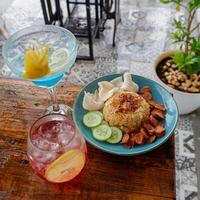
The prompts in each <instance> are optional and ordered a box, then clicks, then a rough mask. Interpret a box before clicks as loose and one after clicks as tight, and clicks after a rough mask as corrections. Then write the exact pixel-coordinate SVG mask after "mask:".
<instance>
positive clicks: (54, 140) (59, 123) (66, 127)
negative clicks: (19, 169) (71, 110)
mask: <svg viewBox="0 0 200 200" xmlns="http://www.w3.org/2000/svg"><path fill="white" fill-rule="evenodd" d="M86 152H87V148H86V143H85V140H84V138H83V137H82V135H81V134H80V132H79V131H78V129H77V128H76V127H75V124H74V122H73V120H72V119H71V117H69V116H64V115H60V114H50V115H46V116H44V117H42V118H40V119H38V120H37V121H36V122H35V123H34V124H33V126H32V128H31V131H30V133H29V137H28V158H29V161H30V164H31V166H32V168H33V170H34V171H35V172H36V174H38V175H39V176H40V177H42V178H45V179H47V180H48V181H50V182H54V183H62V182H66V181H69V180H71V179H73V178H74V177H75V176H77V175H78V174H79V173H80V171H81V170H82V168H83V166H84V164H85V159H86Z"/></svg>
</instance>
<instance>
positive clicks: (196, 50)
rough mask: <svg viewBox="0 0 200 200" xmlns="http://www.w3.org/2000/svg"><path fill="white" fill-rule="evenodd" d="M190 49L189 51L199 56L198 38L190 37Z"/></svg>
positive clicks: (199, 41)
mask: <svg viewBox="0 0 200 200" xmlns="http://www.w3.org/2000/svg"><path fill="white" fill-rule="evenodd" d="M190 51H191V53H193V54H195V55H198V56H200V39H198V38H195V37H193V38H191V40H190Z"/></svg>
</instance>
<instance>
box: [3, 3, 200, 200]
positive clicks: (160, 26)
mask: <svg viewBox="0 0 200 200" xmlns="http://www.w3.org/2000/svg"><path fill="white" fill-rule="evenodd" d="M63 3H65V1H64V0H61V4H63ZM121 4H122V5H121V18H122V20H121V23H120V24H119V26H118V30H117V35H116V41H117V42H116V47H115V48H113V47H112V26H113V21H108V22H107V23H106V30H105V31H104V32H103V33H101V36H100V39H96V40H95V42H94V54H95V60H94V61H78V62H76V64H75V65H74V67H73V68H72V69H71V72H70V73H69V74H68V75H66V76H65V78H64V79H63V81H69V82H72V83H82V84H86V83H88V82H90V81H92V80H94V79H96V78H97V77H100V76H103V75H107V74H112V73H116V72H125V71H130V72H131V73H133V74H138V75H142V76H145V77H148V78H151V79H153V74H152V62H153V60H154V59H155V57H157V55H159V54H160V53H161V52H162V51H164V50H168V49H172V48H175V47H174V45H173V44H172V41H171V37H170V32H171V30H172V24H171V23H170V22H172V18H173V17H174V16H176V17H179V18H183V17H184V13H182V12H180V13H178V14H177V13H174V9H173V8H172V7H171V6H167V5H162V4H160V3H159V1H158V0H148V1H147V0H134V1H133V0H124V1H121ZM30 5H31V6H30ZM79 9H80V10H79V13H80V14H81V15H83V14H84V10H83V9H84V8H79ZM36 13H37V14H36ZM2 17H3V19H4V23H5V27H6V32H5V30H4V34H5V35H6V36H7V35H9V34H11V33H12V32H15V31H16V30H18V29H20V28H22V27H25V26H27V25H31V24H43V23H44V22H43V18H42V13H41V10H40V3H39V1H34V0H29V1H27V2H24V1H23V0H15V1H14V3H13V5H12V6H11V7H10V8H9V9H8V11H7V12H6V13H4V14H3V16H2ZM3 41H4V38H3V37H2V34H0V75H4V76H14V75H13V74H12V73H11V72H10V70H9V69H8V67H7V66H6V65H5V64H4V63H3V60H2V55H1V49H2V44H3ZM87 51H88V45H87V41H86V40H81V41H79V54H81V55H85V52H87ZM175 147H176V148H175V152H176V194H177V196H176V199H177V200H197V199H198V197H197V175H196V159H195V153H194V152H195V147H194V133H193V129H192V115H187V116H181V117H180V119H179V122H178V125H177V128H176V130H175Z"/></svg>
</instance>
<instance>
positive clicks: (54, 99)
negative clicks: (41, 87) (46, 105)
mask: <svg viewBox="0 0 200 200" xmlns="http://www.w3.org/2000/svg"><path fill="white" fill-rule="evenodd" d="M48 90H49V93H50V96H51V103H52V107H53V111H54V112H58V111H59V110H60V107H59V105H58V101H57V97H56V92H55V87H51V88H49V89H48Z"/></svg>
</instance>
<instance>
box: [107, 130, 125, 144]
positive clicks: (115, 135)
mask: <svg viewBox="0 0 200 200" xmlns="http://www.w3.org/2000/svg"><path fill="white" fill-rule="evenodd" d="M111 130H112V134H111V136H110V138H108V139H107V140H106V142H108V143H111V144H116V143H119V142H120V141H121V139H122V131H121V130H120V129H119V128H117V127H111Z"/></svg>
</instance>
